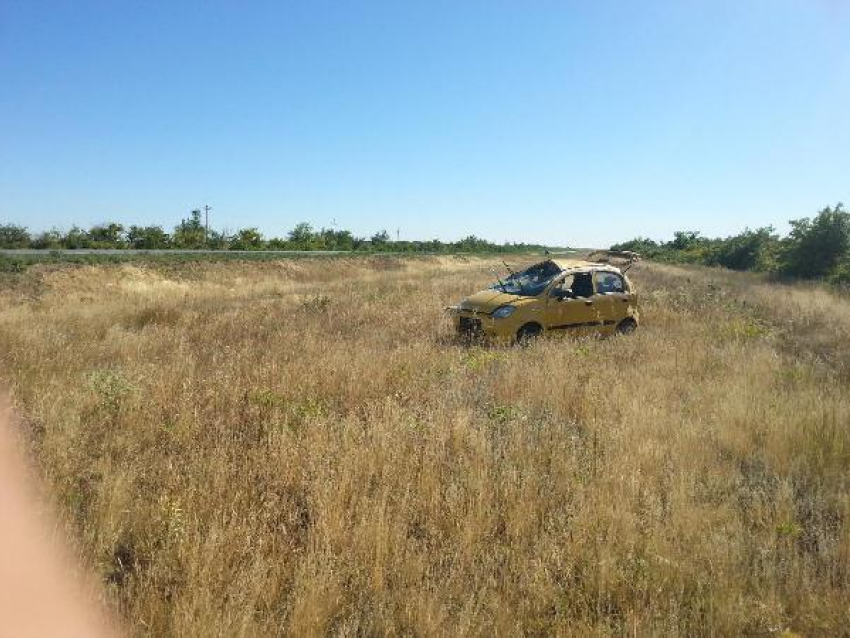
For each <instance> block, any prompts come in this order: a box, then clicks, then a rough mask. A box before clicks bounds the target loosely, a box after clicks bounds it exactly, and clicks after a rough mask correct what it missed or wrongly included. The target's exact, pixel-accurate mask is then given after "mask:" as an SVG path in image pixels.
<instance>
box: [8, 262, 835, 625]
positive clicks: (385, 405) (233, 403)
mask: <svg viewBox="0 0 850 638" xmlns="http://www.w3.org/2000/svg"><path fill="white" fill-rule="evenodd" d="M488 267H489V264H488V263H487V261H486V260H483V259H472V258H468V259H462V258H439V259H438V258H431V259H424V258H423V259H417V260H408V261H405V260H400V259H373V260H369V259H356V260H355V259H350V260H347V259H339V260H333V261H323V260H317V261H314V260H300V261H290V262H263V263H253V264H251V263H243V264H240V263H227V264H214V263H209V264H205V263H192V264H185V265H182V266H179V267H167V266H164V265H160V266H150V267H144V266H139V265H123V266H121V265H110V266H85V267H81V266H78V267H57V266H41V267H33V268H31V269H30V270H28V271H27V272H26V273H22V274H16V275H8V276H6V279H4V280H3V283H2V290H0V365H2V370H0V375H2V378H3V380H4V381H5V382H6V384H7V385H8V389H9V393H10V395H11V398H12V401H13V403H14V405H15V407H16V408H17V410H18V413H19V414H20V415H21V420H22V425H23V428H24V430H25V434H26V436H27V440H28V442H29V444H30V446H31V449H32V455H33V458H34V459H35V462H36V465H37V468H38V470H39V471H40V473H41V474H42V476H43V477H44V482H45V484H46V486H47V487H48V488H49V489H48V491H49V493H50V494H51V496H52V498H53V499H54V500H55V502H56V504H57V508H58V510H59V511H60V513H61V514H62V516H63V522H64V523H63V524H64V525H65V527H66V530H65V531H66V532H67V534H68V535H69V537H72V538H75V539H76V543H77V545H76V546H77V547H78V551H79V554H80V556H81V558H82V560H83V561H84V563H85V564H87V565H89V566H90V568H91V569H92V570H93V571H95V573H96V574H97V575H98V576H99V577H100V579H101V581H102V582H103V586H104V592H105V593H104V596H105V597H106V599H107V600H108V601H109V602H110V604H111V605H112V606H113V607H114V608H115V609H116V610H117V612H118V614H119V615H120V617H122V618H123V619H124V622H125V624H126V626H127V627H128V629H129V631H130V632H132V633H134V634H139V635H155V636H160V635H178V636H195V635H228V636H229V635H277V634H291V635H299V636H300V635H304V636H309V635H323V634H333V635H351V634H369V635H374V634H380V635H399V634H414V635H483V636H489V635H542V634H560V635H588V634H594V635H622V634H630V635H659V634H663V635H689V636H691V635H741V634H749V635H770V634H782V633H786V634H787V633H790V632H794V633H799V634H802V635H839V634H842V633H844V634H845V635H846V634H847V632H848V627H850V392H848V387H850V300H848V299H847V298H842V297H840V296H838V295H837V294H835V293H831V292H829V291H827V290H825V289H820V288H818V287H816V286H813V285H799V286H779V285H774V284H770V283H766V282H764V281H762V280H760V279H758V278H757V277H751V276H744V275H737V274H730V273H721V272H716V271H710V270H704V269H703V270H683V269H680V268H673V267H662V266H658V265H651V264H645V265H641V266H639V267H636V268H635V269H634V270H633V278H634V280H635V281H636V283H637V285H638V286H639V291H640V293H641V294H642V298H641V305H642V316H643V319H644V324H643V326H642V327H641V329H640V330H639V331H638V332H637V333H636V334H634V335H633V336H630V337H616V338H610V339H605V340H596V339H586V340H557V339H553V340H541V341H539V342H538V343H536V344H534V345H533V346H532V347H530V348H527V349H522V348H502V347H495V348H485V347H468V346H465V345H463V344H459V343H457V342H455V341H454V340H453V339H452V337H451V334H450V329H449V326H448V325H447V323H446V321H445V319H444V316H443V313H442V308H443V306H445V305H446V304H449V303H453V302H455V301H457V300H458V299H460V298H461V297H463V296H464V295H465V294H468V293H471V292H473V291H475V290H477V289H480V288H481V287H483V285H484V284H486V283H488V282H489V281H490V279H491V275H490V274H489V272H488Z"/></svg>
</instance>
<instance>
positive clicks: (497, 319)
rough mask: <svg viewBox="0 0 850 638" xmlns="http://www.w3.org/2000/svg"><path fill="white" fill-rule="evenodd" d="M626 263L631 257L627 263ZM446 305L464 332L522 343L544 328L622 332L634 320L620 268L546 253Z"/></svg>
mask: <svg viewBox="0 0 850 638" xmlns="http://www.w3.org/2000/svg"><path fill="white" fill-rule="evenodd" d="M629 265H631V263H630V264H629ZM505 266H506V268H508V273H507V274H506V276H504V277H500V276H499V275H498V274H497V273H496V272H495V271H494V276H495V277H496V281H495V282H494V283H493V284H492V285H491V286H489V287H488V288H486V289H485V290H482V291H480V292H477V293H475V294H474V295H472V296H470V297H467V298H466V299H464V300H462V301H461V302H460V303H459V304H457V305H455V306H450V307H449V308H447V309H446V310H447V311H449V312H450V313H451V315H452V321H453V323H454V327H455V330H457V332H458V333H460V334H461V335H463V336H465V337H481V338H487V339H493V340H498V341H513V342H518V343H521V344H525V343H528V342H529V341H531V340H533V339H534V338H536V337H538V336H540V335H542V334H544V333H561V334H563V333H569V334H576V335H588V334H602V335H605V334H615V333H620V334H627V333H631V332H633V331H634V330H635V329H636V328H637V327H638V325H639V322H640V317H639V312H638V296H637V293H636V292H635V289H634V286H633V284H632V282H631V281H630V280H629V278H628V277H627V276H626V271H627V270H628V267H627V268H625V269H620V268H619V267H617V266H614V265H611V264H610V263H604V262H603V261H602V260H600V261H570V260H562V259H547V260H545V261H542V262H539V263H536V264H534V265H532V266H530V267H528V268H525V269H524V270H520V271H517V272H514V271H512V270H511V269H510V268H509V267H508V266H507V264H505Z"/></svg>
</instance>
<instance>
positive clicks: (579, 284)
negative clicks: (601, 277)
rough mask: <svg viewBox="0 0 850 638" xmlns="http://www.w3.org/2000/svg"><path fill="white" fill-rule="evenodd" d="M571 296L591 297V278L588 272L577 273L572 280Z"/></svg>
mask: <svg viewBox="0 0 850 638" xmlns="http://www.w3.org/2000/svg"><path fill="white" fill-rule="evenodd" d="M573 295H575V296H576V297H592V296H593V278H592V276H591V274H590V273H589V272H579V273H576V274H575V277H574V279H573Z"/></svg>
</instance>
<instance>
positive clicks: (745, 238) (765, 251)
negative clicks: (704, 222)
mask: <svg viewBox="0 0 850 638" xmlns="http://www.w3.org/2000/svg"><path fill="white" fill-rule="evenodd" d="M777 247H778V238H777V236H776V234H775V233H774V230H773V228H772V227H770V226H768V227H766V228H759V229H757V230H750V229H749V228H748V229H746V230H745V231H744V232H743V233H741V234H740V235H735V236H734V237H729V238H727V239H724V240H720V241H719V242H717V244H716V245H715V247H714V249H713V252H712V254H711V257H710V263H711V265H718V266H723V267H724V268H730V269H732V270H768V269H770V267H771V265H772V262H773V255H774V253H775V252H776V249H777Z"/></svg>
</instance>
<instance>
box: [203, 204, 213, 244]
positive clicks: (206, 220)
mask: <svg viewBox="0 0 850 638" xmlns="http://www.w3.org/2000/svg"><path fill="white" fill-rule="evenodd" d="M211 210H212V207H211V206H209V205H207V204H204V245H205V246H207V245H209V243H210V211H211Z"/></svg>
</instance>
